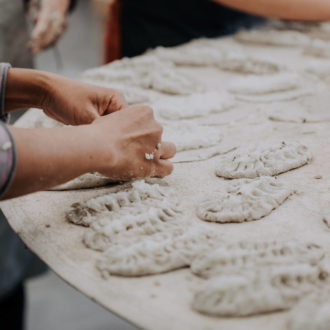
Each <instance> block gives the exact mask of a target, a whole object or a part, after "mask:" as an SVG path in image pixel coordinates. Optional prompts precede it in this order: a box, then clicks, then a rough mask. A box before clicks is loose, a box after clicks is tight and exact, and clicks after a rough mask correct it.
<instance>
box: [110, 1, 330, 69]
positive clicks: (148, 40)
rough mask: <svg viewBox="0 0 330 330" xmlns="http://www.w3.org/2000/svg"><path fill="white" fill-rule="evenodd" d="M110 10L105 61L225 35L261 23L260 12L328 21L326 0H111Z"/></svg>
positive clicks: (275, 15) (300, 18) (329, 15)
mask: <svg viewBox="0 0 330 330" xmlns="http://www.w3.org/2000/svg"><path fill="white" fill-rule="evenodd" d="M109 13H110V17H109V22H108V28H107V36H106V41H105V63H108V62H111V61H113V60H116V59H119V58H121V57H126V56H127V57H132V56H136V55H140V54H142V53H144V52H145V51H146V50H147V49H149V48H154V47H157V46H165V47H170V46H177V45H180V44H183V43H185V42H188V41H190V40H192V39H195V38H201V37H207V38H214V37H220V36H224V35H229V34H232V33H235V32H236V31H237V30H238V29H240V28H251V27H253V26H255V25H258V24H262V23H263V22H265V19H264V18H262V17H272V18H280V19H288V20H308V21H323V20H329V19H330V1H329V0H315V1H311V0H276V1H274V0H158V1H154V0H112V1H110V11H109ZM256 15H257V16H256Z"/></svg>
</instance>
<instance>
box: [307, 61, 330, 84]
mask: <svg viewBox="0 0 330 330" xmlns="http://www.w3.org/2000/svg"><path fill="white" fill-rule="evenodd" d="M305 71H306V72H307V73H311V74H313V75H315V76H317V77H318V78H320V79H329V78H330V61H329V60H313V61H310V62H308V64H307V65H306V69H305Z"/></svg>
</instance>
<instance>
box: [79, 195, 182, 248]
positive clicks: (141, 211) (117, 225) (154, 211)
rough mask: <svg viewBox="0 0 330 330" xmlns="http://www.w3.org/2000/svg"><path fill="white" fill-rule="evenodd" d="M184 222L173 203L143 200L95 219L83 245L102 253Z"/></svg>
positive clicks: (170, 201) (169, 201)
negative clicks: (119, 244) (112, 244)
mask: <svg viewBox="0 0 330 330" xmlns="http://www.w3.org/2000/svg"><path fill="white" fill-rule="evenodd" d="M185 220H186V219H185V217H184V215H183V214H182V212H181V211H180V209H179V208H178V206H177V205H176V204H175V201H173V200H166V199H164V200H163V201H160V200H145V201H143V202H140V203H137V204H136V203H135V204H131V205H126V206H122V207H121V209H120V210H119V211H116V212H108V213H106V214H104V215H102V216H99V217H97V218H96V219H95V220H94V221H93V222H92V223H91V225H90V228H91V230H89V231H87V232H86V233H85V235H84V239H83V242H84V244H85V245H86V246H87V247H88V248H91V249H94V250H97V251H105V250H106V249H107V248H109V246H110V244H111V243H114V242H116V241H120V240H123V239H131V238H132V237H136V236H144V235H153V234H155V233H158V232H164V231H167V230H170V229H171V228H174V227H180V226H183V225H184V223H185Z"/></svg>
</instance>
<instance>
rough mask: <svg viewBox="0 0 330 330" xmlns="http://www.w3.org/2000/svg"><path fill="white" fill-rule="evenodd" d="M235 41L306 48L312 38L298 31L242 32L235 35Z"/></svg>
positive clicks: (265, 30)
mask: <svg viewBox="0 0 330 330" xmlns="http://www.w3.org/2000/svg"><path fill="white" fill-rule="evenodd" d="M234 38H235V40H237V41H239V42H242V43H248V44H256V45H267V46H284V47H306V46H308V45H309V44H310V43H311V40H312V38H311V37H310V36H308V35H306V34H304V33H301V32H298V31H280V30H274V29H267V28H266V29H253V30H242V31H239V32H238V33H236V34H235V36H234Z"/></svg>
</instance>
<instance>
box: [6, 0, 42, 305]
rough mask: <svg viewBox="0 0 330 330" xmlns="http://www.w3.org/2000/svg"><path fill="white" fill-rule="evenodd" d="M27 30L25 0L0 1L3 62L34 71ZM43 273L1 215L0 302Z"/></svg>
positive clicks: (39, 265)
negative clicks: (20, 284)
mask: <svg viewBox="0 0 330 330" xmlns="http://www.w3.org/2000/svg"><path fill="white" fill-rule="evenodd" d="M28 38H29V33H28V26H27V22H26V18H25V14H24V7H23V1H22V0H0V62H9V63H11V64H12V66H15V67H26V68H31V67H32V65H33V58H32V55H31V53H30V52H29V50H28V46H27V43H28ZM43 269H44V266H42V265H41V264H40V263H39V262H38V261H37V259H36V257H35V256H34V255H33V254H32V253H31V252H30V251H29V250H28V249H27V248H26V247H25V246H24V244H23V243H22V241H21V240H20V239H19V238H18V236H17V235H16V234H15V233H14V232H13V231H12V229H11V228H10V227H9V225H8V223H7V220H6V218H5V217H4V215H3V214H2V212H1V211H0V301H1V299H3V298H5V297H6V295H7V294H10V292H11V291H12V290H13V289H15V287H16V286H17V285H18V284H19V283H21V282H22V281H23V280H24V279H25V278H26V277H27V276H28V275H32V274H37V273H39V272H40V271H42V270H43Z"/></svg>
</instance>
